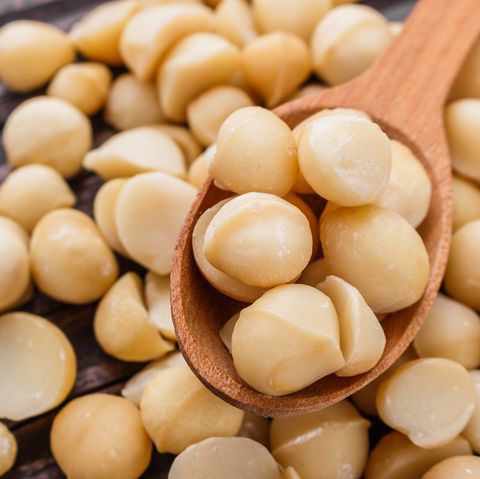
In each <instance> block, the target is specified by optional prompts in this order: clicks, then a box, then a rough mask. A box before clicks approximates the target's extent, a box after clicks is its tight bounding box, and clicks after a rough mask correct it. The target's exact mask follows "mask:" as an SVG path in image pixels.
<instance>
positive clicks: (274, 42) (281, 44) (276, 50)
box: [242, 32, 312, 108]
mask: <svg viewBox="0 0 480 479" xmlns="http://www.w3.org/2000/svg"><path fill="white" fill-rule="evenodd" d="M242 68H243V73H244V75H245V79H246V81H247V83H248V84H249V85H251V86H252V87H253V89H254V90H255V91H256V92H257V93H258V94H259V95H260V97H261V98H262V99H263V100H264V101H265V103H266V104H267V106H268V107H269V108H271V107H274V106H276V105H278V104H279V103H281V102H282V100H283V99H284V98H286V97H287V96H288V95H290V94H291V93H292V92H294V91H295V90H296V89H297V88H298V87H299V86H300V85H301V84H302V83H303V82H304V81H305V80H306V79H307V78H308V75H309V74H310V72H311V69H312V62H311V59H310V52H309V50H308V47H307V45H306V44H305V42H304V41H303V40H302V39H301V38H299V37H298V36H297V35H294V34H292V33H287V32H272V33H268V34H266V35H262V36H260V37H257V38H256V39H255V40H253V41H251V42H250V43H248V45H246V46H245V47H244V49H243V51H242Z"/></svg>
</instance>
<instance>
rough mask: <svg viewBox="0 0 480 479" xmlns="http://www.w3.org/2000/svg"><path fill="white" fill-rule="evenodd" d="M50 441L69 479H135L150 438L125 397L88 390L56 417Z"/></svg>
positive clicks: (147, 453) (144, 465)
mask: <svg viewBox="0 0 480 479" xmlns="http://www.w3.org/2000/svg"><path fill="white" fill-rule="evenodd" d="M50 445H51V448H52V453H53V456H54V457H55V460H56V461H57V463H58V465H59V466H60V468H61V469H62V471H63V472H64V473H65V475H66V476H67V477H69V478H71V479H80V478H87V477H91V478H95V479H110V478H113V477H115V479H136V478H138V477H140V476H141V475H142V473H143V471H144V470H145V469H146V468H147V467H148V464H149V463H150V456H151V452H152V442H151V441H150V439H149V437H148V436H147V433H146V432H145V429H144V428H143V426H142V422H141V419H140V414H139V412H138V409H137V408H136V407H135V406H134V405H133V404H132V403H131V402H130V401H128V400H127V399H124V398H121V397H118V396H112V395H110V394H88V395H86V396H83V397H80V398H77V399H74V400H73V401H71V402H69V403H68V404H67V405H66V406H65V407H64V408H63V409H62V410H61V411H60V412H59V413H58V415H57V416H56V417H55V420H54V421H53V425H52V431H51V433H50Z"/></svg>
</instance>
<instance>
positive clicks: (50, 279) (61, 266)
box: [30, 209, 118, 304]
mask: <svg viewBox="0 0 480 479" xmlns="http://www.w3.org/2000/svg"><path fill="white" fill-rule="evenodd" d="M30 257H31V264H32V273H33V278H34V279H35V283H36V284H37V286H38V287H39V288H40V289H41V290H42V291H43V292H44V293H45V294H47V295H49V296H51V297H52V298H55V299H57V300H59V301H63V302H66V303H73V304H85V303H90V302H92V301H96V300H97V299H100V298H101V297H102V296H103V295H104V294H105V292H106V291H107V290H108V288H110V286H111V285H112V284H113V283H114V281H115V280H116V278H117V276H118V265H117V261H116V259H115V256H114V255H113V253H112V251H111V250H110V248H109V247H108V246H107V244H106V243H105V241H104V240H103V238H102V236H101V233H100V231H99V230H98V228H97V226H96V225H95V223H94V222H93V221H92V220H91V219H90V218H89V217H88V216H87V215H86V214H85V213H82V212H80V211H76V210H72V209H60V210H55V211H52V212H50V213H48V214H47V215H45V216H44V217H43V218H42V219H41V220H40V221H39V222H38V223H37V225H36V226H35V229H34V230H33V234H32V240H31V242H30Z"/></svg>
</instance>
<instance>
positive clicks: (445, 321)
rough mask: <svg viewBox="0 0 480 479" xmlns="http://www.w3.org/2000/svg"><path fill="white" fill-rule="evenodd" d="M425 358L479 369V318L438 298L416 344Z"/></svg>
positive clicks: (455, 302) (455, 304)
mask: <svg viewBox="0 0 480 479" xmlns="http://www.w3.org/2000/svg"><path fill="white" fill-rule="evenodd" d="M413 344H414V346H415V350H416V351H417V353H418V355H419V356H420V357H422V358H428V357H430V358H435V357H439V358H447V359H451V360H453V361H457V362H458V363H460V364H462V365H463V366H465V367H466V368H467V369H474V368H478V367H479V366H480V318H479V317H478V316H477V314H476V313H475V311H473V310H472V309H470V308H469V307H468V306H464V305H463V304H462V303H459V302H458V301H455V300H453V299H450V298H448V297H447V296H444V295H443V294H439V295H438V296H437V298H436V299H435V302H434V303H433V306H432V309H430V312H429V313H428V316H427V319H426V321H425V322H424V323H423V325H422V328H421V329H420V331H419V332H418V334H417V336H416V337H415V340H414V342H413Z"/></svg>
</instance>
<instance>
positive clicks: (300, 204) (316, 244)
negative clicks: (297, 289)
mask: <svg viewBox="0 0 480 479" xmlns="http://www.w3.org/2000/svg"><path fill="white" fill-rule="evenodd" d="M285 199H286V200H287V201H288V202H289V203H291V204H292V205H293V206H296V207H297V208H298V209H299V210H300V211H301V212H302V213H303V214H304V215H305V218H307V220H308V224H309V225H310V231H311V232H312V242H313V245H312V258H316V257H317V256H318V251H319V250H320V234H319V229H318V219H317V216H316V214H315V213H314V211H313V210H312V208H310V206H309V205H308V204H307V202H306V201H304V200H303V199H302V198H301V197H300V196H298V195H296V194H295V193H288V195H286V196H285Z"/></svg>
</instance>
